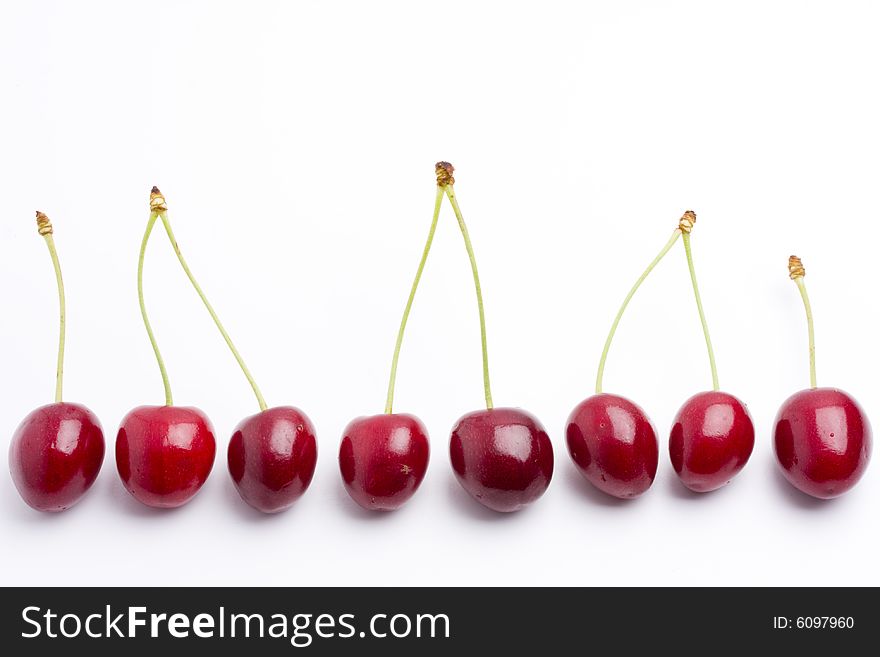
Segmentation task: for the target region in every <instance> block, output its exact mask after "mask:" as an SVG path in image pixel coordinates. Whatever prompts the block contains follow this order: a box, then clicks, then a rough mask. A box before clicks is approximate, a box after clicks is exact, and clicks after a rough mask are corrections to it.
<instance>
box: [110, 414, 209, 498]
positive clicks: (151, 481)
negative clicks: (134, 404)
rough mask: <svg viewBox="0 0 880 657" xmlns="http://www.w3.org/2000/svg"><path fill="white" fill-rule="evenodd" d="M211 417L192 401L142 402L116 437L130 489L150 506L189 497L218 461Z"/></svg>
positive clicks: (121, 470)
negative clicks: (171, 403) (169, 403)
mask: <svg viewBox="0 0 880 657" xmlns="http://www.w3.org/2000/svg"><path fill="white" fill-rule="evenodd" d="M215 452H216V444H215V441H214V429H213V427H212V426H211V422H210V420H208V418H207V417H205V414H204V413H202V412H201V411H200V410H199V409H197V408H191V407H187V406H139V407H138V408H135V409H134V410H132V411H130V412H129V413H128V415H126V416H125V418H123V420H122V424H121V425H120V427H119V433H118V434H117V436H116V468H117V469H118V470H119V476H120V478H121V479H122V483H123V484H125V487H126V489H128V492H129V493H131V494H132V495H133V496H134V497H135V498H136V499H137V500H138V501H140V502H143V503H144V504H146V505H147V506H152V507H156V508H163V509H170V508H175V507H178V506H182V505H183V504H186V503H187V502H189V501H190V500H191V499H192V498H193V496H194V495H195V494H196V493H197V492H198V491H199V489H200V488H201V487H202V484H204V483H205V480H206V479H207V478H208V475H209V474H210V473H211V468H212V467H213V465H214V454H215Z"/></svg>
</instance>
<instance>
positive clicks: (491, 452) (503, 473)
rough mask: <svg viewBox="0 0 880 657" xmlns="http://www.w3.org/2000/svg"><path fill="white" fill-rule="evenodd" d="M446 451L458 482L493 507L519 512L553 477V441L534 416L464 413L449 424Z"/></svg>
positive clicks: (505, 411) (505, 410)
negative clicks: (450, 434)
mask: <svg viewBox="0 0 880 657" xmlns="http://www.w3.org/2000/svg"><path fill="white" fill-rule="evenodd" d="M449 456H450V458H451V460H452V469H453V471H454V472H455V476H456V477H457V478H458V482H459V483H460V484H461V485H462V487H463V488H464V489H465V490H466V491H467V492H468V493H470V495H471V497H473V498H474V499H475V500H476V501H477V502H479V503H480V504H482V505H483V506H486V507H488V508H490V509H492V510H493V511H500V512H510V511H518V510H519V509H522V508H523V507H525V506H528V505H529V504H531V503H532V502H534V501H535V500H537V499H538V498H539V497H541V495H543V494H544V491H546V490H547V486H549V485H550V479H551V478H552V477H553V445H552V444H551V443H550V438H549V437H548V436H547V432H546V431H545V430H544V427H543V426H542V425H541V423H540V422H539V421H538V419H537V418H535V417H534V416H533V415H531V414H529V413H527V412H525V411H523V410H520V409H518V408H493V409H491V410H485V411H474V412H473V413H468V414H467V415H465V416H463V417H462V418H461V419H460V420H459V421H458V422H457V423H456V425H455V427H454V428H453V429H452V437H451V439H450V442H449Z"/></svg>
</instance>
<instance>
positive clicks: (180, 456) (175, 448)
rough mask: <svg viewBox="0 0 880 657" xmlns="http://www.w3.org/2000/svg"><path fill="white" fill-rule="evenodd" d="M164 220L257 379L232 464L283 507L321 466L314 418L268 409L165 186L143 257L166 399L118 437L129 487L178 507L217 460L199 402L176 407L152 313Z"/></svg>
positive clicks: (254, 489) (132, 419)
mask: <svg viewBox="0 0 880 657" xmlns="http://www.w3.org/2000/svg"><path fill="white" fill-rule="evenodd" d="M159 220H161V222H162V224H163V226H164V227H165V232H166V233H167V235H168V239H169V240H170V242H171V244H172V246H173V248H174V252H175V254H176V255H177V258H178V260H179V262H180V265H181V266H182V268H183V270H184V272H185V273H186V275H187V278H189V280H190V282H191V283H192V285H193V287H194V288H195V290H196V293H197V294H198V295H199V297H200V298H201V300H202V302H203V303H204V305H205V307H206V308H207V310H208V313H209V314H210V315H211V318H212V319H213V320H214V323H215V324H216V326H217V328H218V330H219V331H220V334H221V335H222V336H223V339H224V340H225V341H226V344H227V345H228V346H229V349H230V351H232V354H233V356H234V357H235V359H236V361H237V362H238V364H239V366H240V367H241V370H242V372H243V373H244V375H245V377H246V378H247V380H248V382H249V383H250V385H251V388H252V389H253V391H254V394H255V395H256V398H257V402H258V403H259V406H260V412H259V413H257V414H256V415H252V416H250V417H248V418H245V419H244V420H242V421H241V423H240V424H239V425H238V426H237V427H236V429H235V431H234V433H233V435H232V438H231V440H230V442H229V449H228V454H227V458H228V464H229V472H230V474H231V476H232V480H233V482H234V483H235V486H236V488H237V489H238V492H239V494H240V495H241V497H242V499H243V500H244V501H245V502H247V503H248V504H249V505H251V506H252V507H254V508H255V509H258V510H259V511H263V512H266V513H274V512H278V511H283V510H284V509H286V508H288V507H289V506H290V505H291V504H293V503H294V502H295V501H296V500H297V499H298V498H299V497H300V496H301V495H302V494H303V493H304V492H305V490H306V489H307V488H308V486H309V484H310V483H311V480H312V476H313V475H314V472H315V463H316V460H317V444H316V440H315V430H314V427H313V426H312V423H311V421H310V420H309V419H308V417H306V415H305V414H304V413H303V412H302V411H300V410H299V409H297V408H294V407H291V406H281V407H276V408H268V407H267V405H266V402H265V400H264V399H263V395H262V394H261V392H260V389H259V388H258V387H257V384H256V382H255V381H254V378H253V376H251V373H250V371H249V370H248V368H247V366H246V365H245V363H244V360H243V359H242V357H241V355H240V354H239V352H238V350H237V349H236V348H235V345H234V344H233V343H232V339H231V338H230V337H229V334H228V333H227V332H226V330H225V329H224V328H223V325H222V323H221V322H220V319H219V318H218V316H217V313H216V312H215V311H214V309H213V307H212V306H211V304H210V303H209V302H208V299H207V298H206V296H205V294H204V293H203V292H202V289H201V287H200V286H199V284H198V283H197V282H196V279H195V278H194V276H193V274H192V272H191V271H190V268H189V266H188V265H187V263H186V261H185V260H184V258H183V255H182V254H181V252H180V248H179V246H178V244H177V240H176V239H175V237H174V233H173V231H172V230H171V223H170V222H169V220H168V209H167V206H166V203H165V198H164V197H163V196H162V194H161V192H160V191H159V189H158V188H156V187H153V189H152V192H151V193H150V216H149V219H148V221H147V228H146V231H145V232H144V237H143V240H142V243H141V250H140V257H139V260H138V299H139V301H140V309H141V315H142V317H143V320H144V326H145V327H146V329H147V335H148V337H149V339H150V343H151V344H152V346H153V352H154V353H155V356H156V361H157V362H158V364H159V371H160V373H161V376H162V382H163V384H164V386H165V405H164V406H140V407H138V408H135V409H134V410H132V411H130V412H129V413H128V414H127V415H126V416H125V418H124V419H123V420H122V423H121V425H120V427H119V433H118V434H117V438H116V466H117V469H118V471H119V476H120V478H121V479H122V482H123V484H124V485H125V487H126V489H128V491H129V492H130V493H131V494H132V495H133V496H134V497H135V498H136V499H137V500H139V501H141V502H143V503H144V504H146V505H148V506H151V507H157V508H174V507H178V506H181V505H183V504H185V503H186V502H188V501H189V500H190V499H192V498H193V496H194V495H195V494H196V493H197V492H198V491H199V489H200V488H201V487H202V485H203V484H204V483H205V480H206V479H207V478H208V475H209V474H210V472H211V469H212V467H213V464H214V456H215V452H216V442H215V439H214V429H213V427H212V426H211V422H210V421H209V420H208V418H207V417H206V416H205V414H204V413H203V412H202V411H200V410H199V409H197V408H192V407H182V406H174V402H173V399H172V396H171V387H170V384H169V381H168V373H167V371H166V369H165V363H164V361H163V360H162V355H161V353H160V352H159V347H158V344H157V343H156V339H155V336H154V334H153V329H152V327H151V325H150V321H149V319H148V318H147V311H146V306H145V304H144V293H143V269H144V256H145V253H146V249H147V244H148V242H149V239H150V235H151V233H152V231H153V227H154V225H155V223H156V221H159Z"/></svg>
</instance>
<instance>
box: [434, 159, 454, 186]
mask: <svg viewBox="0 0 880 657" xmlns="http://www.w3.org/2000/svg"><path fill="white" fill-rule="evenodd" d="M453 171H455V167H454V166H452V165H451V164H449V162H438V163H437V164H435V165H434V173H436V174H437V186H438V187H446V185H454V184H455V178H453V177H452V172H453Z"/></svg>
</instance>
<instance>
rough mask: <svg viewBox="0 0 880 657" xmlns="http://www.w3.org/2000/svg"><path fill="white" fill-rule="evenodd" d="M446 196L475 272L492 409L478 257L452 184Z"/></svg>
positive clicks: (486, 384) (486, 386)
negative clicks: (475, 255)
mask: <svg viewBox="0 0 880 657" xmlns="http://www.w3.org/2000/svg"><path fill="white" fill-rule="evenodd" d="M444 189H445V190H446V196H447V197H449V202H450V203H451V204H452V210H453V211H454V212H455V218H456V219H457V220H458V227H459V228H460V229H461V236H462V237H463V238H464V246H465V248H466V249H467V253H468V258H470V261H471V271H472V272H473V274H474V288H475V289H476V291H477V308H478V309H479V311H480V342H481V344H482V349H483V392H484V393H485V396H486V408H487V409H489V410H491V409H492V388H491V386H490V384H489V349H488V347H487V345H486V313H485V311H484V310H483V292H482V290H481V289H480V275H479V273H478V272H477V259H476V257H474V247H473V245H471V238H470V235H468V229H467V226H466V225H465V223H464V217H463V216H462V215H461V209H460V208H459V207H458V201H457V200H456V198H455V191H454V190H453V189H452V185H446V186H445V187H444Z"/></svg>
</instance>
